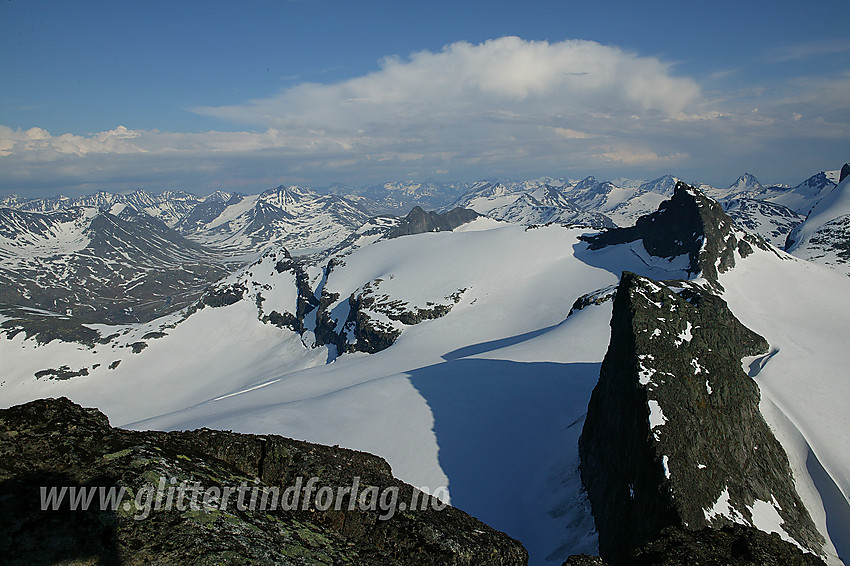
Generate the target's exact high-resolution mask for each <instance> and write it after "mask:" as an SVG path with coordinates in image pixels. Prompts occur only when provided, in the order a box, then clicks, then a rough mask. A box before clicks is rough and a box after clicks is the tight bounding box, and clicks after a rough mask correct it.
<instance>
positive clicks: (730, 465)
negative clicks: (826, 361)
mask: <svg viewBox="0 0 850 566" xmlns="http://www.w3.org/2000/svg"><path fill="white" fill-rule="evenodd" d="M767 350H768V344H767V343H766V342H765V340H764V339H763V338H762V337H761V336H759V335H757V334H755V333H753V332H752V331H750V330H749V329H747V328H746V327H744V326H743V325H742V324H741V323H740V322H739V321H738V320H737V319H736V318H735V317H734V315H732V313H731V312H730V311H729V310H728V308H727V307H726V305H725V303H724V302H723V300H722V299H720V298H719V297H717V296H715V295H713V294H711V293H710V292H707V291H705V290H702V289H700V288H699V287H698V286H696V285H692V284H687V283H686V282H673V283H671V284H670V285H666V284H664V283H659V282H655V281H653V280H651V279H647V278H643V277H640V276H637V275H635V274H632V273H628V272H626V273H624V274H623V277H622V279H621V282H620V284H619V286H618V288H617V292H616V296H615V298H614V308H613V314H612V319H611V342H610V346H609V349H608V352H607V354H606V355H605V359H604V361H603V363H602V369H601V373H600V378H599V383H598V384H597V385H596V387H595V388H594V390H593V394H592V396H591V400H590V404H589V406H588V413H587V417H586V420H585V424H584V429H583V431H582V435H581V438H580V442H579V452H580V455H581V476H582V481H583V483H584V485H585V487H586V489H587V493H588V496H589V499H590V501H591V504H592V507H593V515H594V518H595V520H596V525H597V529H598V531H599V548H600V553H601V555H602V557H603V558H605V559H606V560H608V561H610V562H611V563H613V564H630V563H631V562H628V561H627V557H628V556H629V554H630V553H631V552H632V551H634V550H635V549H637V548H639V547H641V546H642V545H644V544H646V543H648V542H650V541H652V540H653V539H654V538H655V537H657V536H658V534H659V533H660V532H661V531H662V530H663V529H664V528H665V527H670V526H672V527H677V528H684V529H685V530H688V531H692V530H699V529H702V528H705V527H711V528H715V529H717V528H720V527H722V526H724V525H730V524H733V523H742V524H745V525H749V526H755V527H760V526H761V527H762V528H765V524H766V523H765V519H764V517H765V516H771V517H774V518H775V520H776V522H777V525H779V527H778V532H780V534H781V535H782V536H783V538H785V539H786V540H793V541H795V542H796V544H798V545H800V546H801V547H803V548H804V549H806V550H807V551H809V552H813V553H816V554H819V553H821V552H822V544H823V538H822V536H821V535H820V534H819V533H818V532H817V530H816V528H815V527H814V524H813V523H812V521H811V518H810V517H809V515H808V512H807V511H806V509H805V507H804V505H803V503H802V502H801V501H800V498H799V496H798V495H797V493H796V491H795V488H794V481H793V477H792V475H791V471H790V467H789V464H788V459H787V456H786V455H785V452H784V451H783V449H782V447H781V445H780V444H779V443H778V441H777V440H776V439H775V438H774V437H773V435H772V433H771V432H770V429H769V428H768V426H767V424H766V423H765V422H764V419H763V418H762V416H761V413H760V412H759V406H758V405H759V398H760V397H759V391H758V386H757V385H756V384H755V382H754V381H753V380H752V379H751V378H750V377H749V376H747V375H746V374H745V373H744V372H743V370H742V368H741V358H742V357H743V356H746V355H755V354H758V353H765V352H766V351H767Z"/></svg>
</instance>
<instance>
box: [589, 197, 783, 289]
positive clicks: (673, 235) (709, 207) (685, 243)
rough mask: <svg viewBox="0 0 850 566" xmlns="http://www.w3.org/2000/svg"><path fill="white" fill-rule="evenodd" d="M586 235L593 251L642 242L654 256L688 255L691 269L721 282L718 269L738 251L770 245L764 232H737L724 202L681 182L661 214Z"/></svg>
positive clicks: (732, 263)
mask: <svg viewBox="0 0 850 566" xmlns="http://www.w3.org/2000/svg"><path fill="white" fill-rule="evenodd" d="M583 239H585V240H586V241H587V242H588V243H589V246H588V247H589V248H590V249H591V250H597V249H601V248H604V247H605V246H612V245H617V244H625V243H628V242H634V241H636V240H642V241H643V246H644V248H646V251H647V252H648V253H649V254H650V255H654V256H656V257H663V258H673V257H677V256H681V255H687V256H688V258H689V260H690V265H689V268H688V271H689V272H690V273H693V274H697V273H701V274H702V276H703V277H705V278H706V279H707V280H709V281H711V282H714V283H715V284H716V285H718V286H719V284H718V283H717V275H718V273H723V272H724V271H726V270H727V269H730V268H732V267H734V266H735V253H734V252H735V250H737V251H738V253H739V254H741V255H743V256H746V255H748V254H749V253H751V252H752V246H751V245H750V244H753V245H757V246H759V247H762V248H764V249H768V246H767V244H765V242H764V241H763V240H762V239H761V238H759V237H758V236H753V235H750V234H743V233H737V234H736V231H735V230H734V224H733V222H732V219H731V218H729V216H728V215H727V214H726V213H725V212H724V211H723V207H722V206H720V205H719V204H718V203H716V202H715V201H713V200H711V199H710V198H708V197H706V196H705V195H704V194H702V192H701V191H700V190H699V189H697V188H695V187H692V186H690V185H687V184H685V183H683V182H681V181H677V182H676V187H675V189H674V191H673V197H672V198H671V199H670V200H666V201H664V202H662V203H661V206H659V207H658V210H657V211H656V212H653V213H652V214H648V215H646V216H641V217H640V218H638V220H637V222H636V223H635V225H634V226H631V227H628V228H617V229H615V230H608V231H607V232H602V233H601V234H597V235H595V236H589V237H585V238H583ZM748 242H749V243H748Z"/></svg>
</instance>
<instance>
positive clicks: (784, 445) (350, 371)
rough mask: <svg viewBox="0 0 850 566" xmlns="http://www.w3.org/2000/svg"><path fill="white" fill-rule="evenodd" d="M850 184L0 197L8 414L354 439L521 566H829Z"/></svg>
mask: <svg viewBox="0 0 850 566" xmlns="http://www.w3.org/2000/svg"><path fill="white" fill-rule="evenodd" d="M848 169H850V167H848ZM848 173H849V174H850V171H848ZM848 187H850V177H848V175H845V176H844V178H842V176H841V175H840V174H837V173H836V172H823V173H818V174H816V175H813V176H812V177H811V178H810V179H808V180H807V181H805V182H804V183H801V184H800V185H798V186H795V187H764V186H763V185H761V183H759V182H758V180H757V179H755V178H754V177H752V176H751V175H744V176H742V177H741V178H740V179H739V180H738V181H737V182H736V183H734V184H733V185H732V186H730V187H728V188H723V189H718V188H714V187H709V186H701V187H697V186H691V185H687V184H685V183H683V182H681V181H680V180H679V179H677V178H676V177H673V176H664V177H661V178H659V179H655V180H652V181H648V182H647V181H642V182H625V181H618V182H617V183H616V184H615V183H613V182H608V181H600V180H597V179H594V178H593V177H588V178H585V179H583V180H581V181H569V180H563V179H561V180H559V179H551V178H541V179H536V180H528V181H522V182H489V181H482V182H479V183H475V184H473V185H470V186H466V187H454V188H453V189H452V191H453V192H452V191H448V190H446V192H444V193H440V192H439V191H437V189H436V188H434V187H425V188H421V187H414V186H413V185H408V186H407V188H405V189H403V190H402V189H398V190H400V191H402V192H400V193H398V194H399V195H404V199H408V200H404V199H402V198H401V197H393V198H394V199H396V200H394V201H393V202H396V203H401V202H404V203H405V206H407V204H411V203H415V202H419V201H417V198H418V197H417V194H418V191H419V190H420V189H421V190H422V191H424V192H423V193H422V194H421V195H419V196H421V199H422V202H431V203H432V204H434V206H430V207H428V208H430V210H426V207H424V206H419V205H418V204H414V206H412V207H411V210H409V211H407V212H406V213H405V214H404V215H401V214H374V210H371V211H370V209H369V208H368V207H367V206H366V204H368V203H367V201H366V200H364V199H366V198H369V199H371V200H372V201H374V199H372V197H365V196H362V195H360V196H358V195H350V196H346V195H337V194H320V193H318V192H315V191H312V190H309V189H305V188H301V187H278V188H275V189H271V190H269V191H266V192H264V193H262V194H260V195H241V194H236V193H224V192H220V193H215V194H213V195H210V196H208V197H204V198H200V197H195V196H192V195H187V194H185V193H163V194H161V195H150V194H148V193H143V192H136V193H130V194H127V195H111V194H108V193H98V194H96V195H92V196H90V197H85V198H83V199H66V198H55V199H33V200H26V199H19V198H17V199H16V198H11V197H10V198H7V199H6V200H5V201H4V203H3V205H4V206H3V207H0V259H2V264H0V359H2V360H3V364H4V373H3V375H2V376H0V405H2V406H9V405H13V404H16V403H24V402H27V401H32V400H33V399H36V398H40V397H59V396H67V397H69V398H71V399H73V400H74V401H76V402H79V403H83V404H85V405H93V406H97V407H99V408H100V409H101V410H103V411H104V413H105V414H107V415H108V416H109V418H110V419H111V421H112V423H113V424H114V425H116V426H119V427H123V428H131V429H133V428H135V429H159V430H187V429H193V428H200V427H208V428H209V427H212V428H222V429H230V430H238V431H241V432H245V433H255V434H258V435H271V434H282V435H286V436H289V437H295V438H298V439H302V440H308V441H311V442H316V443H322V444H328V445H340V446H343V447H347V448H353V449H356V450H363V451H368V452H372V453H375V454H378V455H380V456H381V457H383V458H386V460H387V461H388V462H389V464H390V465H391V466H392V469H393V473H394V474H395V475H396V476H397V477H399V478H400V479H402V480H403V481H406V482H408V483H410V484H411V485H414V486H422V487H424V486H430V487H431V488H435V487H438V486H448V493H449V495H450V498H451V503H452V505H454V506H456V507H458V508H460V509H463V510H465V511H466V512H468V513H470V514H471V515H474V516H476V517H478V518H479V519H481V520H483V521H485V522H486V523H487V524H489V525H491V526H492V527H494V528H495V529H498V530H499V531H503V532H505V533H507V534H508V535H510V536H512V537H515V538H516V539H518V540H519V541H521V542H522V544H523V545H524V546H525V547H526V548H527V549H528V551H529V556H530V562H531V563H532V564H536V565H542V564H548V563H550V562H552V561H555V562H557V563H560V562H563V560H565V559H567V557H568V555H570V554H578V553H589V554H595V553H597V552H602V554H603V556H604V557H605V558H606V559H608V560H610V561H611V563H613V564H615V565H617V564H628V563H629V560H630V559H629V556H630V555H632V554H633V553H635V552H644V550H640V549H641V548H642V547H643V546H644V545H647V544H649V545H651V543H652V541H653V540H655V539H656V538H657V537H659V536H660V537H666V539H665V540H668V542H669V541H673V539H677V538H681V537H680V536H679V535H678V534H676V532H673V531H670V529H671V528H672V529H680V530H683V531H687V533H686V535H687V536H694V537H697V536H700V537H701V536H702V534H699V533H702V532H703V529H704V530H707V532H709V533H710V534H709V535H706V536H711V537H720V538H723V537H725V536H727V535H728V536H732V535H731V534H730V533H733V532H740V531H735V530H734V529H740V528H747V529H753V530H754V531H755V530H758V531H762V532H763V533H775V535H776V536H772V537H769V538H770V539H771V540H773V543H770V544H768V543H767V542H764V541H762V543H763V544H765V545H766V546H767V547H770V546H773V547H776V548H778V547H777V546H776V545H779V546H782V548H783V549H784V550H781V551H777V552H779V555H783V556H790V555H791V554H793V553H800V552H799V550H798V549H803V550H805V551H807V552H809V553H810V554H809V556H810V557H812V560H813V562H809V563H813V564H820V563H821V562H820V558H818V557H816V556H815V555H818V556H820V557H822V558H823V559H824V560H826V561H827V562H828V563H829V564H830V565H835V566H837V565H838V564H840V563H841V562H840V559H839V557H847V556H848V555H850V554H848V553H850V537H849V536H847V533H846V532H845V530H843V529H842V528H841V527H840V526H841V524H842V523H841V522H840V521H841V520H842V519H841V518H842V517H846V516H847V513H848V512H850V506H848V504H847V501H846V495H844V494H846V493H850V477H848V475H847V470H848V469H850V450H848V449H847V446H848V440H850V433H848V432H847V428H846V427H845V426H843V424H844V423H845V422H846V420H847V415H848V412H847V407H846V399H847V380H846V368H847V367H848V365H850V353H848V349H847V348H846V347H845V342H846V334H847V333H846V328H847V320H850V278H848V277H847V272H848V265H850V252H848V249H849V248H848V245H850V233H848V227H850V200H849V199H850V197H848V195H850V188H848ZM393 190H396V189H393ZM438 193H440V194H439V195H438ZM449 193H452V194H451V195H450V194H449ZM372 196H373V197H374V196H379V194H378V193H374V194H373V195H372ZM427 199H436V200H430V201H429V200H427ZM389 202H390V201H386V202H385V204H386V203H389ZM370 206H372V205H370ZM818 263H820V264H822V265H818ZM190 456H191V455H190ZM267 461H270V460H267ZM792 474H793V479H792ZM494 493H497V494H500V495H499V497H496V498H494V497H493V494H494ZM175 520H177V519H175ZM346 524H347V523H346ZM734 525H738V526H737V527H735V526H734ZM836 525H838V526H836ZM665 533H666V534H665ZM682 536H685V535H682ZM735 536H739V535H735ZM740 536H741V537H743V536H744V535H740ZM747 536H750V535H747ZM765 536H766V535H765ZM712 540H715V539H714V538H712ZM718 540H719V539H718ZM759 540H761V539H759ZM762 543H759V544H760V545H761V544H762ZM729 544H731V545H732V547H733V548H738V547H739V546H740V545H742V544H749V543H746V542H744V543H737V542H735V543H729ZM695 545H696V546H697V547H699V546H700V544H699V543H695ZM736 545H737V546H736ZM783 545H784V546H783ZM727 546H729V545H727ZM647 548H648V550H646V549H645V551H646V552H651V551H652V550H651V548H649V547H647ZM703 548H704V545H703ZM747 548H750V547H749V546H748V547H747ZM712 552H713V551H712ZM736 552H737V551H736ZM771 552H773V551H771ZM789 553H790V554H789ZM783 560H785V559H777V561H776V563H783ZM788 560H791V559H790V558H789V559H788ZM573 563H575V562H573ZM597 563H598V562H597Z"/></svg>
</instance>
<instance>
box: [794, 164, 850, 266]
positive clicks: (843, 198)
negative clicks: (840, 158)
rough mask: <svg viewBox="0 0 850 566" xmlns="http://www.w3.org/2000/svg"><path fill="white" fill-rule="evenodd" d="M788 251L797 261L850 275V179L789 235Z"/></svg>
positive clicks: (819, 202)
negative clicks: (800, 260)
mask: <svg viewBox="0 0 850 566" xmlns="http://www.w3.org/2000/svg"><path fill="white" fill-rule="evenodd" d="M786 248H787V250H788V251H789V252H790V253H792V254H793V255H795V256H797V257H801V258H804V259H807V260H809V261H813V262H815V263H820V264H823V265H828V266H831V267H833V268H835V269H837V270H839V271H841V272H843V273H845V274H847V275H850V177H846V178H845V179H844V180H843V181H841V183H839V184H838V185H837V186H835V187H834V188H832V189H831V190H830V191H829V192H828V193H826V194H825V195H824V196H823V197H821V199H820V200H819V201H818V202H817V203H816V204H815V205H814V207H812V210H811V212H809V214H808V216H807V217H806V219H805V221H804V222H803V223H802V224H800V225H799V226H797V227H796V228H795V229H794V230H793V231H792V232H791V233H790V234H788V239H787V242H786Z"/></svg>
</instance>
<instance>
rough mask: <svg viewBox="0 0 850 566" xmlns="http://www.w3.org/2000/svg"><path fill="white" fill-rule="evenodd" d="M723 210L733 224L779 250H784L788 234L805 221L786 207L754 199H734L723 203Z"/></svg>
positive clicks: (801, 216)
mask: <svg viewBox="0 0 850 566" xmlns="http://www.w3.org/2000/svg"><path fill="white" fill-rule="evenodd" d="M723 209H724V210H725V211H726V214H728V215H729V216H730V217H731V218H732V220H734V221H735V224H737V225H738V226H740V227H742V228H744V229H746V230H747V231H749V232H752V233H754V234H758V235H759V236H761V237H762V238H764V239H765V240H767V241H768V242H770V243H771V244H773V245H774V246H776V247H777V248H779V249H784V248H785V240H786V239H787V237H788V234H789V233H790V232H791V231H792V230H793V229H794V228H795V227H796V226H797V225H799V224H800V223H801V222H802V221H803V220H805V217H804V216H803V215H801V214H798V213H796V212H794V211H793V210H791V209H790V208H788V207H786V206H783V205H781V204H777V203H774V202H770V201H766V200H760V199H755V198H743V197H740V198H739V197H736V198H733V199H731V200H726V201H723Z"/></svg>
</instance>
